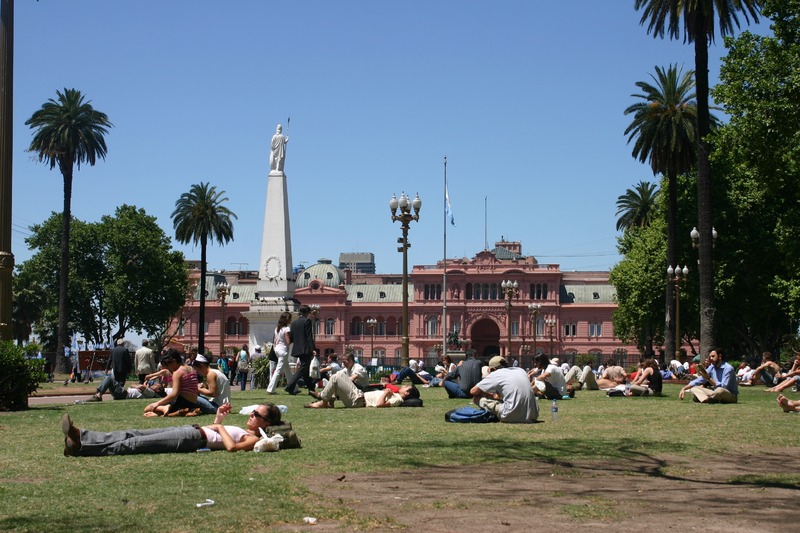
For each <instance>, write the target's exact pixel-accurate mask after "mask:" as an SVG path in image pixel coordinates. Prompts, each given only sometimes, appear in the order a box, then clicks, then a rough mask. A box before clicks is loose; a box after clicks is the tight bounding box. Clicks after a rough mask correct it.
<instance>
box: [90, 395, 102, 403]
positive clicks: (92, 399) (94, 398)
mask: <svg viewBox="0 0 800 533" xmlns="http://www.w3.org/2000/svg"><path fill="white" fill-rule="evenodd" d="M86 401H87V402H102V401H103V397H102V396H98V395H97V394H93V395H92V397H91V398H89V399H88V400H86Z"/></svg>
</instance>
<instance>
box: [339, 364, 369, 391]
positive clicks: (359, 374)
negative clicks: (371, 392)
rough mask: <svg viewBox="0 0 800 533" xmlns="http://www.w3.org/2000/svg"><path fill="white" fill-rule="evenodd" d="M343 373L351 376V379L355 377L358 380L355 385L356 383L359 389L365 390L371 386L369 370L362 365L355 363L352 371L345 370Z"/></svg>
mask: <svg viewBox="0 0 800 533" xmlns="http://www.w3.org/2000/svg"><path fill="white" fill-rule="evenodd" d="M342 371H343V372H345V373H346V374H347V375H348V376H350V378H351V379H352V377H353V376H356V379H355V381H353V383H355V384H356V386H357V387H358V388H359V389H363V388H364V387H366V386H367V385H369V374H368V373H367V369H366V368H364V367H363V366H361V365H360V364H358V363H355V364H353V366H352V367H351V368H350V369H348V368H344V369H342Z"/></svg>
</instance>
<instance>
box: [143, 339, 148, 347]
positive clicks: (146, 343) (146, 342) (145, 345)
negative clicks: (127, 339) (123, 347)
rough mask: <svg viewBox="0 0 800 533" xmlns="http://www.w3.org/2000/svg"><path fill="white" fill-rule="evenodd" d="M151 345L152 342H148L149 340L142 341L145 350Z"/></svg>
mask: <svg viewBox="0 0 800 533" xmlns="http://www.w3.org/2000/svg"><path fill="white" fill-rule="evenodd" d="M149 344H150V341H149V340H147V339H142V346H144V347H145V348H147V346H148V345H149Z"/></svg>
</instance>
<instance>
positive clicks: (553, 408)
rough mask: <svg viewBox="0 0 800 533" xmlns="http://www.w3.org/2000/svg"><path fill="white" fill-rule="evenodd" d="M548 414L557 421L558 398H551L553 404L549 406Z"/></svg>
mask: <svg viewBox="0 0 800 533" xmlns="http://www.w3.org/2000/svg"><path fill="white" fill-rule="evenodd" d="M550 414H551V415H552V416H553V422H558V400H553V405H552V406H551V407H550Z"/></svg>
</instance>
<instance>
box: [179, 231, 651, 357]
mask: <svg viewBox="0 0 800 533" xmlns="http://www.w3.org/2000/svg"><path fill="white" fill-rule="evenodd" d="M445 267H446V286H445ZM193 275H194V276H195V278H196V277H199V270H198V269H195V270H194V271H193ZM256 278H257V273H255V272H225V273H216V274H209V275H208V279H207V282H206V287H207V291H208V295H207V297H206V324H205V345H206V349H210V350H211V351H212V353H214V355H218V354H219V353H220V351H221V348H222V343H223V342H224V345H225V347H226V348H227V351H228V352H233V351H234V350H237V349H240V348H241V346H242V345H244V344H249V343H250V340H251V339H250V330H249V324H248V321H247V319H246V318H245V317H244V316H243V314H242V313H245V312H247V311H248V310H249V309H250V303H251V302H252V301H253V300H254V298H255V297H256V289H255V287H256V281H257V280H256ZM220 282H226V283H227V284H228V285H229V288H228V291H227V294H226V295H225V297H224V305H223V301H222V300H221V298H220V296H221V295H220V294H218V293H217V289H216V286H217V284H218V283H220ZM504 282H511V283H513V284H515V286H516V290H513V289H512V290H511V291H509V290H506V289H505V288H504ZM295 285H296V288H295V293H294V298H295V301H296V302H299V303H302V304H308V305H312V306H319V312H318V314H317V317H316V343H317V347H318V349H319V351H320V353H322V354H328V353H338V354H341V353H344V352H345V351H346V350H353V351H354V352H355V353H356V355H357V356H358V357H359V358H360V360H361V361H362V363H366V364H368V365H370V366H395V367H396V366H399V365H400V361H401V349H402V330H401V327H402V316H403V304H402V301H403V298H402V276H401V275H396V274H362V273H357V272H352V271H350V270H347V269H345V270H342V269H340V268H338V267H337V266H335V265H333V264H332V262H331V261H330V260H326V259H321V260H320V261H319V262H318V263H316V264H314V265H312V266H310V267H308V268H306V269H304V270H302V271H300V272H298V273H297V274H296V280H295ZM506 285H508V284H507V283H506ZM509 292H512V294H511V298H510V300H509V299H508V293H509ZM408 293H409V294H408V301H409V304H408V305H409V310H408V316H409V357H410V358H411V359H423V360H424V361H425V362H426V364H428V365H430V364H432V363H435V362H436V361H437V360H438V359H439V358H440V357H441V350H442V343H443V339H444V338H445V335H444V333H443V327H444V326H443V315H445V317H446V318H445V319H446V322H447V332H448V335H447V336H446V338H447V342H446V344H447V345H448V346H447V350H448V353H451V354H453V355H454V356H455V357H454V358H457V357H458V356H459V355H461V356H463V354H464V353H466V352H467V351H468V350H474V351H475V353H476V355H478V356H479V357H482V358H488V357H490V356H491V355H494V354H498V353H499V354H502V355H506V356H509V358H510V359H512V360H513V359H517V360H518V361H519V362H520V364H521V365H523V366H526V367H527V366H530V364H531V360H532V357H533V355H534V354H535V353H545V354H548V355H550V356H551V357H559V358H560V359H561V361H562V362H564V361H567V362H575V360H576V358H577V355H578V354H591V355H592V356H593V358H594V359H595V361H596V362H598V363H599V362H600V361H603V362H605V361H606V360H608V359H612V358H613V359H614V360H616V361H617V362H619V363H623V364H630V363H634V362H636V361H638V359H639V353H638V351H637V349H636V347H635V346H624V345H622V344H621V343H620V341H619V340H617V339H616V338H615V337H614V326H613V322H612V314H613V312H614V310H615V309H616V304H615V303H614V290H613V287H611V285H610V284H609V282H608V272H562V271H561V270H560V268H559V266H558V265H554V264H540V263H538V262H537V261H536V259H535V258H534V257H533V256H524V255H522V246H521V244H520V243H519V242H509V241H500V242H498V243H496V245H495V248H494V249H492V250H484V251H481V252H479V253H478V254H476V255H475V256H474V257H473V258H472V259H466V258H463V259H448V260H447V261H446V262H444V261H440V262H438V263H437V264H436V265H417V266H414V267H413V269H412V271H411V272H410V273H409V283H408ZM294 303H295V302H291V301H288V300H287V303H286V306H287V310H290V311H291V310H293V309H294ZM198 307H199V301H198V300H197V295H196V294H195V297H194V298H193V299H191V300H189V301H187V303H186V305H185V307H184V308H183V310H182V311H181V313H180V314H179V315H178V316H176V317H175V318H173V321H172V330H171V331H172V332H174V333H175V336H174V338H173V342H177V343H180V344H183V345H184V346H185V347H187V348H188V347H190V346H193V345H196V344H197V339H198V336H197V335H198V331H199V329H198V328H199V327H200V325H199V324H198V323H197V317H198V314H199V313H198V312H197V309H198ZM445 309H446V313H443V310H445ZM222 324H224V325H225V327H224V341H223V338H222V336H221V333H222V329H223V328H222ZM509 334H510V348H509ZM256 340H257V341H258V342H270V341H271V340H272V339H256Z"/></svg>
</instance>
